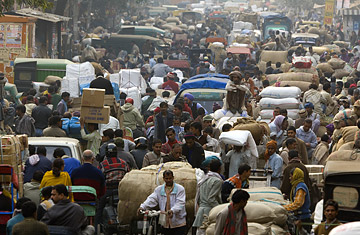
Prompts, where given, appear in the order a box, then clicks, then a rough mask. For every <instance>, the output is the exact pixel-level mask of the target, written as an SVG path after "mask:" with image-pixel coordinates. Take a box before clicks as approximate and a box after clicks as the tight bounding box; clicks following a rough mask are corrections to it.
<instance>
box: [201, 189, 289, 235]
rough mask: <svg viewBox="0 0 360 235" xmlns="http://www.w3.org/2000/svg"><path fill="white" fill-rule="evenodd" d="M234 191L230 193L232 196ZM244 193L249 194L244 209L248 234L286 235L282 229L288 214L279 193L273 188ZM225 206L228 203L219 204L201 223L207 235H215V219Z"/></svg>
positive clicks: (251, 190)
mask: <svg viewBox="0 0 360 235" xmlns="http://www.w3.org/2000/svg"><path fill="white" fill-rule="evenodd" d="M236 190H237V189H234V190H233V191H232V192H231V193H232V194H233V193H234V192H235V191H236ZM246 191H247V192H248V193H249V194H250V198H249V200H248V203H247V205H246V206H245V208H244V210H245V213H246V217H247V222H248V233H249V234H253V235H255V234H256V235H259V234H264V235H268V234H287V232H286V230H285V229H284V228H285V227H286V220H287V217H288V213H287V211H286V210H285V208H284V207H283V206H282V205H285V204H286V201H285V200H284V198H283V196H282V194H281V191H280V190H278V189H276V188H273V187H264V188H254V189H246ZM232 194H231V195H232ZM231 195H230V198H231ZM227 206H229V204H228V203H225V204H221V205H218V206H216V207H214V208H213V209H212V210H211V211H210V213H209V217H208V218H206V219H205V220H204V223H203V227H204V228H206V234H207V235H210V234H211V235H212V234H215V233H214V230H215V225H216V217H217V215H218V214H219V213H220V212H221V211H222V210H223V209H224V208H226V207H227Z"/></svg>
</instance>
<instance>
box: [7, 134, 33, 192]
mask: <svg viewBox="0 0 360 235" xmlns="http://www.w3.org/2000/svg"><path fill="white" fill-rule="evenodd" d="M1 146H2V152H1V158H0V163H1V164H7V165H10V166H12V167H13V172H14V174H13V179H14V180H16V182H14V183H15V187H16V188H17V189H18V190H19V196H20V197H21V196H22V195H23V173H22V172H23V169H22V157H21V156H22V151H23V150H25V149H27V148H28V138H27V136H26V135H16V136H15V135H4V136H1ZM14 177H15V178H14ZM0 181H1V182H11V179H10V176H3V177H1V180H0Z"/></svg>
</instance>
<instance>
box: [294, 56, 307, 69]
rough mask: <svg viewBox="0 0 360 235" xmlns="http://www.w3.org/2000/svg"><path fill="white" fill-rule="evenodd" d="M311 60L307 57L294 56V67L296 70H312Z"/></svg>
mask: <svg viewBox="0 0 360 235" xmlns="http://www.w3.org/2000/svg"><path fill="white" fill-rule="evenodd" d="M311 64H312V62H311V59H310V58H309V57H306V56H294V57H293V59H292V65H293V66H294V67H295V68H299V69H309V68H311Z"/></svg>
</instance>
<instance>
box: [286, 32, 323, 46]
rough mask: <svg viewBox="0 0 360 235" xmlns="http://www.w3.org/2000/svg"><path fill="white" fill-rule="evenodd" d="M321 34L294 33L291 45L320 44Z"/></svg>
mask: <svg viewBox="0 0 360 235" xmlns="http://www.w3.org/2000/svg"><path fill="white" fill-rule="evenodd" d="M319 39H320V36H319V35H317V34H312V33H294V34H293V35H291V45H292V46H298V45H300V44H301V45H303V46H304V47H310V46H317V45H319Z"/></svg>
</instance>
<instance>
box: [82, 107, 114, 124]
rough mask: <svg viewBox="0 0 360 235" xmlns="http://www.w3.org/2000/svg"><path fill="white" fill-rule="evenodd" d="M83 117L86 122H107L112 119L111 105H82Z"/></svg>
mask: <svg viewBox="0 0 360 235" xmlns="http://www.w3.org/2000/svg"><path fill="white" fill-rule="evenodd" d="M81 118H83V119H84V120H85V123H102V124H107V123H108V122H109V119H110V106H104V107H102V108H97V107H84V106H83V107H81Z"/></svg>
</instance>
